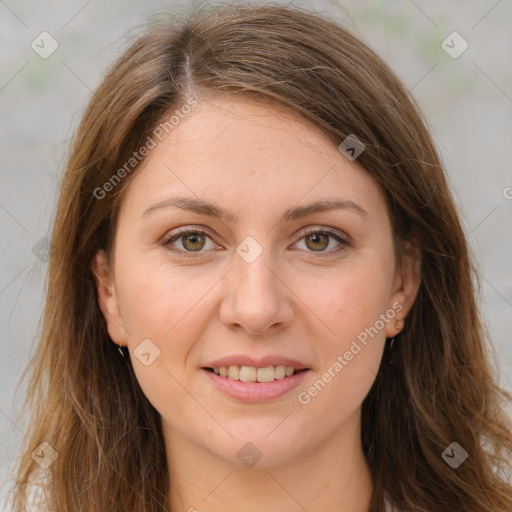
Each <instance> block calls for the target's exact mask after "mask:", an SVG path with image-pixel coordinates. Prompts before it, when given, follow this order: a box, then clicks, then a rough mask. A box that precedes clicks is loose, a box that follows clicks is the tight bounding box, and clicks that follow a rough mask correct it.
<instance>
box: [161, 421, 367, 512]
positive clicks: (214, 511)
mask: <svg viewBox="0 0 512 512" xmlns="http://www.w3.org/2000/svg"><path fill="white" fill-rule="evenodd" d="M163 426H164V438H165V444H166V451H167V459H168V467H169V477H170V486H169V489H170V508H169V509H168V510H169V512H182V511H183V512H201V511H205V510H207V511H208V512H221V511H222V512H226V511H229V512H231V511H233V512H234V511H238V510H244V512H257V511H258V512H259V511H261V510H287V511H297V512H299V511H300V512H303V511H304V510H307V511H308V512H320V511H322V512H331V511H332V512H335V511H336V512H368V510H369V506H370V500H371V495H372V492H373V484H372V480H371V475H370V471H369V467H368V465H367V463H366V460H365V458H364V454H363V450H362V445H361V436H360V414H358V415H356V416H355V417H354V418H352V419H351V420H349V422H348V423H347V424H345V425H344V427H343V429H340V430H339V431H337V432H335V433H333V434H332V436H331V437H330V438H328V439H326V440H324V441H323V442H322V443H321V444H318V445H315V446H312V447H310V448H309V449H305V450H301V449H300V448H299V449H298V450H297V453H296V454H294V456H291V457H289V458H285V459H284V461H283V460H281V461H279V463H275V462H273V461H268V460H267V461H266V463H265V462H264V460H265V457H264V456H263V457H262V459H261V460H260V461H259V462H258V463H257V464H256V465H255V466H253V467H251V468H240V465H239V464H238V465H237V464H235V463H233V462H231V463H230V461H227V460H225V459H221V458H219V457H218V456H217V455H216V454H214V453H212V452H211V451H209V450H208V449H207V448H205V447H204V446H200V445H198V444H195V443H193V442H191V441H190V440H189V439H187V438H185V437H184V436H182V435H181V434H180V433H178V432H176V431H175V430H173V429H172V428H171V427H170V425H169V424H168V423H167V422H165V421H163ZM262 451H263V452H264V449H263V450H262Z"/></svg>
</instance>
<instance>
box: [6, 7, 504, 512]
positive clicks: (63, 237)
mask: <svg viewBox="0 0 512 512" xmlns="http://www.w3.org/2000/svg"><path fill="white" fill-rule="evenodd" d="M202 94H203V95H204V94H228V95H231V94H239V95H245V96H246V97H247V98H254V99H260V100H264V101H267V102H273V103H274V104H275V105H281V106H284V107H286V108H288V109H290V110H292V111H294V112H296V113H298V114H300V115H301V116H302V117H303V118H304V119H306V120H308V121H309V122H310V123H312V124H313V125H314V126H316V127H317V128H318V129H319V130H321V131H322V132H323V133H325V134H327V135H328V136H329V137H330V138H331V140H332V141H333V143H335V144H336V145H338V144H339V143H340V142H341V141H343V140H344V139H345V138H346V137H347V136H348V135H350V134H355V135H356V136H357V137H358V138H359V139H360V140H361V141H362V142H363V143H364V144H365V145H366V149H365V151H364V152H363V153H362V154H361V155H360V157H359V159H358V162H359V163H360V164H361V165H362V166H363V167H364V168H365V169H366V170H367V172H369V173H370V174H371V175H372V176H373V177H374V178H375V179H376V180H377V181H378V182H379V184H380V186H381V187H382V190H383V191H384V193H385V195H386V198H387V201H388V208H389V212H390V218H391V222H392V226H393V236H394V240H395V245H396V247H398V248H399V249H400V248H403V247H404V243H405V242H406V241H410V240H414V241H415V243H416V244H417V245H418V247H419V249H420V251H421V257H422V274H421V279H422V283H421V286H420V290H419V294H418V297H417V300H416V302H415V304H414V306H413V308H412V310H411V312H410V314H409V316H408V318H407V323H406V328H405V329H404V330H403V331H402V332H401V334H400V335H399V336H398V337H397V338H396V340H395V343H394V346H393V349H390V348H389V344H388V345H387V348H386V350H385V352H384V357H383V362H382V364H381V368H380V371H379V373H378V375H377V377H376V380H375V383H374V385H373V387H372V389H371V391H370V392H369V394H368V396H367V397H366V398H365V400H364V402H363V408H362V433H361V434H362V442H363V448H364V452H365V456H366V458H367V461H368V464H369V467H370V471H371V474H372V478H373V481H374V493H373V496H372V501H371V511H372V512H374V511H375V512H381V511H383V510H384V499H385V497H387V498H388V499H389V501H390V502H391V503H393V504H396V505H397V506H398V507H399V508H400V509H401V510H403V511H407V512H408V511H410V512H413V511H415V512H419V511H423V512H426V511H436V512H438V511H450V512H456V511H461V512H462V511H464V512H510V510H512V487H511V483H510V481H508V480H507V478H506V477H505V476H504V475H503V473H502V471H503V470H504V469H505V470H507V469H510V457H511V454H512V433H511V432H512V426H511V424H510V421H509V420H508V419H507V417H506V416H505V414H504V412H503V411H502V407H503V403H504V400H511V399H512V396H511V395H510V394H508V393H506V392H505V391H504V390H502V389H500V388H499V386H498V385H497V383H496V380H495V379H496V376H495V375H494V373H493V370H492V368H491V366H490V364H489V361H490V353H489V347H488V346H487V344H486V341H485V340H486V335H485V332H484V329H483V326H482V322H481V318H480V314H479V311H478V309H477V303H476V291H477V290H475V288H474V286H475V285H474V283H477V275H476V271H475V266H474V263H473V260H472V256H471V254H470V253H469V250H468V243H467V241H466V238H465V235H464V232H463V230H462V228H461V223H460V221H459V217H458V213H457V211H456V208H455V206H454V202H453V199H452V196H451V193H450V191H449V188H448V186H447V182H446V179H445V174H444V171H443V168H442V164H441V162H440V159H439V156H438V155H437V153H436V149H435V148H434V146H433V143H432V140H431V137H430V135H429V133H428V131H427V129H426V126H425V121H424V120H423V117H422V114H421V112H420V110H419V108H418V107H417V105H416V104H415V102H414V100H413V99H412V98H411V97H410V95H409V94H408V92H407V91H406V89H405V87H404V86H403V85H402V84H401V82H400V81H399V79H398V78H397V77H396V76H395V75H394V74H393V72H392V71H391V70H390V69H389V67H388V66H387V65H386V64H385V63H384V62H383V61H382V60H381V59H380V58H379V57H378V56H377V55H376V54H375V53H374V52H373V51H372V50H370V49H369V48H368V47H367V46H366V45H365V44H364V43H362V42H361V41H360V40H358V39H357V38H356V37H354V36H353V35H351V34H350V32H348V31H347V30H345V29H344V28H341V27H340V26H338V25H337V24H336V23H334V22H333V21H331V20H329V19H327V18H325V17H323V16H321V15H319V14H316V13H314V12H309V11H308V10H305V9H298V8H285V7H281V6H277V5H274V6H269V5H266V6H262V5H260V6H257V5H256V6H255V5H253V6H233V5H232V6H220V7H219V6H218V7H215V8H213V9H205V10H203V11H201V12H194V13H189V14H188V15H187V16H186V17H185V18H184V19H182V20H180V21H179V22H178V21H176V20H175V19H174V18H172V17H166V16H162V17H160V18H158V19H156V20H155V21H154V22H153V23H152V24H150V26H149V28H148V29H147V30H146V31H145V33H144V34H143V35H142V36H141V37H139V38H138V39H137V40H135V41H134V42H132V43H131V45H130V47H129V48H128V49H127V50H126V51H125V53H124V54H123V55H122V56H121V57H120V58H119V59H118V61H117V62H116V63H115V64H114V65H113V66H112V68H111V69H110V70H109V72H108V74H107V75H106V77H105V79H104V80H103V82H102V83H101V84H100V86H99V87H98V88H97V90H96V92H95V94H94V95H93V97H92V99H91V100H90V103H89V105H88V108H87V110H86V112H85V114H84V116H83V119H82V121H81V124H80V126H79V128H78V130H77V133H76V135H75V138H74V141H73V145H72V148H71V154H70V157H69V160H68V164H67V167H66V170H65V173H64V176H63V181H62V189H61V192H60V197H59V201H58V207H57V212H56V217H55V222H54V227H53V235H52V240H51V247H50V260H49V268H48V281H47V297H46V305H45V310H44V319H43V326H42V332H41V338H40V342H39V344H38V347H37V352H36V353H35V355H34V358H33V359H32V361H31V363H30V365H29V367H28V368H27V370H31V380H30V386H29V388H28V394H27V401H26V405H25V407H26V408H28V409H30V411H31V412H32V416H31V421H30V423H29V426H28V429H29V430H28V437H27V440H26V444H25V445H24V447H23V453H22V456H21V460H20V463H19V466H18V468H17V474H16V485H15V489H14V492H13V493H12V504H13V510H14V511H16V512H20V511H22V510H25V504H26V503H29V502H30V499H31V498H30V496H32V494H34V495H35V494H37V493H35V492H34V493H32V491H31V489H36V488H37V487H35V486H36V485H40V487H39V489H40V490H41V491H42V492H43V494H44V499H45V503H46V507H47V508H48V509H49V510H54V511H58V510H62V511H66V512H70V511H81V512H84V511H91V510H98V511H102V512H103V511H107V510H108V511H118V510H119V511H123V512H125V511H128V510H138V511H147V512H156V511H159V512H161V511H162V510H164V507H165V506H166V503H168V499H169V497H168V474H167V466H166V457H165V451H164V442H163V436H162V430H161V422H160V416H159V414H158V412H157V411H156V410H155V409H154V408H153V407H152V405H151V404H150V403H149V401H148V400H147V399H146V397H145V395H144V394H143V392H142V391H141V389H140V387H139V385H138V383H137V380H136V378H135V376H134V372H133V369H132V365H131V362H130V359H129V357H128V355H126V357H125V358H123V357H121V355H120V354H119V352H118V350H117V347H116V345H115V344H114V343H113V342H112V341H111V340H110V338H109V336H108V333H107V330H106V326H105V322H104V319H103V317H102V314H101V312H100V309H99V307H98V301H97V295H96V286H95V280H94V276H93V273H92V271H91V259H92V257H93V255H94V254H95V253H96V252H97V251H98V250H99V249H105V250H106V251H107V252H108V253H109V252H110V250H111V248H112V242H113V236H114V234H115V226H116V219H117V214H118V211H119V205H120V201H121V199H122V197H123V191H124V189H125V187H126V185H127V184H128V183H129V182H130V179H131V177H132V176H133V175H134V170H135V169H136V167H137V166H136V165H135V164H134V165H133V169H132V167H130V166H131V165H132V164H130V166H129V167H126V162H129V161H130V158H131V157H132V155H133V152H134V151H137V150H138V149H139V148H141V147H142V146H144V145H147V144H148V137H151V136H152V134H154V130H155V128H156V127H158V126H159V123H161V122H162V120H166V119H168V118H169V112H171V111H172V110H173V109H179V108H180V106H183V105H185V104H186V103H187V102H190V100H191V98H195V101H200V100H201V95H202ZM340 158H341V156H340ZM132 163H133V162H132ZM135 163H136V162H135ZM123 166H124V169H125V172H119V169H121V168H123ZM114 175H116V176H117V178H116V179H118V178H120V177H121V178H122V180H121V181H122V182H121V183H119V185H117V183H114V181H113V179H112V178H113V177H114ZM118 181H119V180H118ZM106 182H109V183H111V185H112V186H105V183H106ZM114 185H117V186H114ZM98 191H99V192H98ZM100 196H101V197H100ZM398 254H401V253H400V251H398ZM473 280H474V281H473ZM391 361H393V362H392V363H391ZM43 442H47V443H49V445H51V447H53V449H55V450H56V453H57V454H58V457H57V459H56V460H55V461H54V462H53V464H51V465H50V466H49V467H48V468H47V469H44V470H41V468H40V465H38V464H37V463H36V461H35V457H33V456H32V452H33V451H34V450H35V449H36V448H37V447H38V446H39V445H40V444H41V443H43ZM453 442H456V443H458V445H460V447H462V448H463V449H464V450H465V451H466V452H467V454H468V459H467V460H466V461H465V462H464V463H462V464H461V465H460V466H459V467H458V468H456V469H455V468H454V467H452V466H451V465H450V464H448V463H447V459H446V457H444V458H443V456H442V454H443V452H445V450H446V449H447V448H449V447H450V446H452V449H453V445H452V443H453ZM484 443H486V444H485V446H486V447H484V446H483V445H484ZM44 446H46V445H44ZM52 453H53V452H52ZM448 453H449V454H450V455H449V456H453V452H450V451H448Z"/></svg>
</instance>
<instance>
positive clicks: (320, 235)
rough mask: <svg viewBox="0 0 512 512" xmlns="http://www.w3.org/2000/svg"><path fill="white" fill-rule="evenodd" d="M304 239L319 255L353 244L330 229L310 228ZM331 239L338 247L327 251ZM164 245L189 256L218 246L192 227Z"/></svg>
mask: <svg viewBox="0 0 512 512" xmlns="http://www.w3.org/2000/svg"><path fill="white" fill-rule="evenodd" d="M303 239H304V240H305V243H306V250H307V249H311V250H310V251H309V252H315V253H322V254H319V256H330V255H332V254H333V253H338V252H339V251H342V250H343V249H345V248H346V247H349V246H350V245H351V244H350V242H349V241H348V240H346V239H345V238H344V237H343V236H341V235H340V234H338V233H337V232H334V231H330V230H319V229H310V230H308V231H306V232H305V233H304V236H302V238H301V239H300V240H299V242H300V241H301V240H303ZM329 239H334V240H335V241H336V242H338V247H337V248H334V249H331V250H329V251H326V250H325V249H327V248H328V247H329V245H330V240H329ZM207 240H209V241H210V242H211V244H212V245H211V246H210V247H207V245H208V244H207V243H206V241H207ZM175 242H178V247H176V246H175V245H174V243H175ZM299 242H297V243H299ZM162 245H163V246H164V247H166V248H168V249H169V250H171V251H173V252H176V253H180V255H183V256H185V257H187V258H189V257H192V258H193V257H196V255H195V254H194V253H200V252H205V251H203V250H202V249H206V250H208V249H215V247H216V245H215V244H214V242H213V240H212V239H211V237H210V236H209V235H208V234H207V233H206V232H205V231H202V230H200V229H190V228H188V229H184V230H182V231H179V232H178V233H175V234H174V235H173V236H171V237H170V238H168V239H167V240H165V241H164V242H163V243H162ZM179 246H181V247H179ZM323 253H327V254H323Z"/></svg>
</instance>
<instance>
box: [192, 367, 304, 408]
mask: <svg viewBox="0 0 512 512" xmlns="http://www.w3.org/2000/svg"><path fill="white" fill-rule="evenodd" d="M201 371H203V372H204V373H206V374H207V376H208V377H209V378H210V379H211V381H212V382H213V383H214V384H215V386H217V388H218V389H220V390H221V391H223V392H224V393H226V394H227V395H229V396H231V397H233V398H236V399H238V400H241V401H243V402H249V403H255V402H268V401H270V400H274V399H276V398H279V397H281V396H283V395H284V394H285V393H287V392H288V391H290V390H292V389H294V388H296V387H297V386H298V385H299V384H300V383H301V382H302V381H303V380H304V378H305V377H306V375H307V374H308V373H309V371H310V370H304V371H301V372H299V373H294V374H293V375H292V376H290V377H285V378H283V379H278V380H273V381H272V382H243V381H241V380H234V379H230V378H228V377H221V376H220V375H217V374H215V373H213V372H211V371H210V370H205V369H204V368H201Z"/></svg>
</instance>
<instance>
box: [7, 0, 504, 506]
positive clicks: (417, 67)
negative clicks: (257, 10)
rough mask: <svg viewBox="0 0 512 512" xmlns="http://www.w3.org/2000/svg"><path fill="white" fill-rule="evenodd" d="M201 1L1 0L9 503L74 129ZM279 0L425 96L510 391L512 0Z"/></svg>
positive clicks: (499, 371) (425, 107) (498, 361)
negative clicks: (336, 25) (338, 33)
mask: <svg viewBox="0 0 512 512" xmlns="http://www.w3.org/2000/svg"><path fill="white" fill-rule="evenodd" d="M204 3H205V2H204V1H198V2H178V1H163V0H161V1H158V0H145V1H144V2H142V1H130V0H124V1H121V0H112V1H111V2H101V1H100V0H89V1H87V0H73V1H69V0H68V1H66V2H64V0H49V1H46V2H36V1H34V0H32V1H24V0H17V1H15V0H0V155H1V157H2V158H1V162H0V180H1V182H0V183H1V186H0V234H1V237H0V244H1V245H0V247H1V251H0V258H1V266H0V332H1V338H0V347H1V357H0V507H2V504H3V497H4V496H5V494H6V493H7V492H8V491H9V489H10V487H11V486H12V482H11V477H10V468H11V466H12V463H13V460H14V457H15V455H16V453H17V447H18V444H19V443H20V442H21V440H22V439H23V436H24V425H23V420H22V419H20V418H18V417H17V411H18V409H19V406H20V404H21V401H22V399H23V391H24V385H23V384H22V385H20V386H19V388H18V392H17V393H16V394H15V388H16V385H17V383H18V381H19V379H20V377H21V374H22V371H23V369H24V367H25V366H26V364H27V362H28V361H29V359H30V356H31V355H32V353H33V351H34V348H35V343H36V341H37V333H38V329H39V327H40V324H39V322H40V315H41V313H42V310H43V306H44V285H45V281H44V280H45V272H46V250H47V248H48V247H47V243H48V238H49V237H50V231H51V223H52V220H53V215H54V210H55V205H56V199H57V193H58V186H59V179H60V175H61V173H62V170H63V167H64V163H65V158H66V154H67V150H68V144H69V140H70V137H71V135H72V133H73V131H74V129H75V128H76V126H77V124H78V122H79V120H80V117H81V115H82V113H83V111H84V109H85V106H86V104H87V102H88V100H89V98H90V96H91V93H92V91H93V90H94V89H95V88H96V86H97V85H98V84H99V82H100V80H101V78H102V75H103V73H104V71H105V69H106V67H107V66H108V65H109V64H110V63H111V62H112V61H113V60H114V59H115V58H116V56H118V55H119V54H120V52H121V51H122V49H123V48H124V47H125V46H126V44H127V41H128V40H130V39H132V38H133V37H134V36H135V35H137V34H138V33H139V32H140V29H141V27H142V25H143V24H144V22H145V20H146V19H147V18H148V17H150V16H151V15H153V14H154V13H156V12H159V11H166V10H171V11H175V12H178V13H179V12H180V10H182V9H183V8H185V7H187V6H193V7H200V6H201V5H203V4H204ZM209 3H210V4H212V5H215V4H216V3H217V2H215V1H214V0H210V2H209ZM225 3H228V2H225ZM229 3H244V2H229ZM258 3H268V2H258ZM273 3H281V4H283V5H288V4H293V5H297V6H303V7H307V8H315V9H316V10H318V11H320V12H323V13H325V14H328V15H329V16H331V17H332V18H334V19H336V20H338V21H339V22H340V23H342V24H343V25H344V26H346V27H348V28H350V29H351V30H352V31H354V32H355V33H356V34H357V35H358V36H360V37H361V38H362V39H363V40H364V41H366V42H367V43H368V44H369V45H370V46H371V47H372V48H373V49H374V50H375V51H376V52H377V53H378V54H379V55H380V56H382V57H383V58H384V60H386V62H387V63H388V64H389V65H390V66H391V68H392V69H393V70H394V71H395V72H396V73H397V74H398V75H399V76H400V77H401V79H402V80H403V81H404V83H405V85H406V86H407V87H408V88H409V89H410V90H412V92H413V94H414V96H415V97H416V98H417V100H418V102H419V104H420V105H421V107H422V109H423V111H424V113H425V115H426V117H427V119H428V122H429V126H430V129H431V132H432V134H433V136H434V139H435V142H436V144H437V147H438V149H439V151H440V153H441V156H442V158H443V160H444V163H445V166H446V170H447V174H448V177H449V180H450V183H451V186H452V190H453V193H454V195H455V199H456V201H457V204H458V206H459V208H460V212H461V215H462V218H463V222H464V226H465V229H466V233H467V235H468V237H469V240H470V243H471V246H472V249H473V251H474V254H475V257H476V260H477V262H478V270H479V274H480V277H481V284H482V290H481V296H480V303H481V308H482V311H483V314H484V316H485V319H486V322H487V327H488V331H489V335H490V337H491V338H492V340H493V347H494V349H495V358H496V362H495V367H496V372H497V375H498V379H499V381H500V383H501V385H502V386H503V387H505V388H506V389H508V390H509V391H512V343H511V334H510V332H511V329H510V319H511V318H512V172H511V161H512V158H511V157H512V154H511V153H512V150H511V148H512V71H511V70H512V65H511V63H512V59H511V57H512V55H511V54H512V32H511V30H510V26H512V2H511V1H510V0H499V1H496V0H480V1H478V2H468V1H462V0H452V1H451V2H446V1H444V0H429V1H426V0H425V1H423V0H415V1H412V0H387V1H386V2H378V1H370V0H362V1H361V0H342V1H341V0H340V1H338V0H325V1H321V0H314V1H313V2H300V1H293V2H285V1H283V2H273ZM363 65H364V63H363ZM510 405H511V404H509V406H510ZM4 510H6V508H4Z"/></svg>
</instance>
